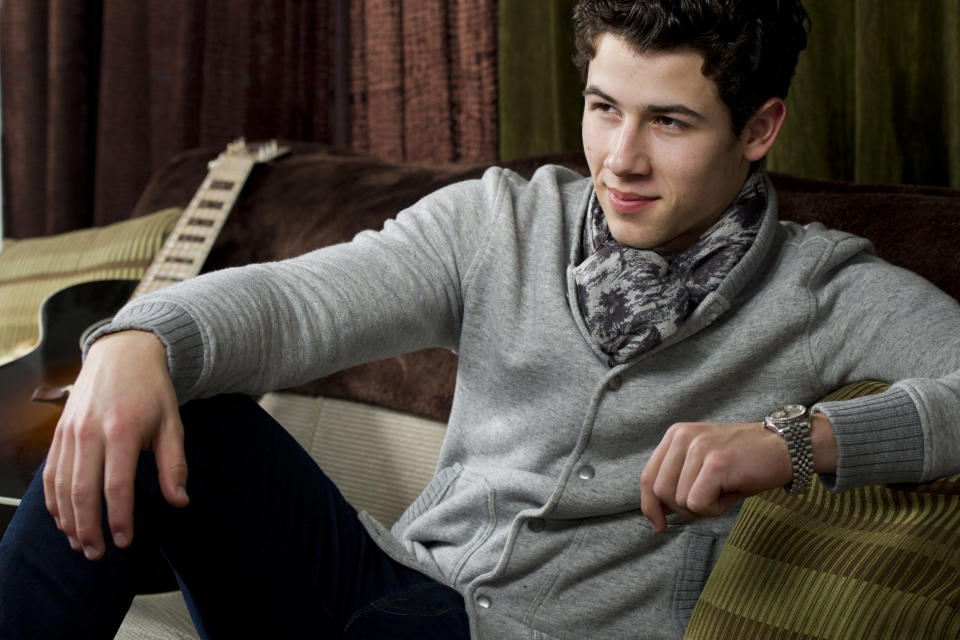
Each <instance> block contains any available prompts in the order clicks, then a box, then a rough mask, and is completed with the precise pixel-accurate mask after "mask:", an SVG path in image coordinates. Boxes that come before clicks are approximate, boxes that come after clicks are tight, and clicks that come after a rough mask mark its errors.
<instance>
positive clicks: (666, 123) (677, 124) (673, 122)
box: [653, 116, 690, 131]
mask: <svg viewBox="0 0 960 640" xmlns="http://www.w3.org/2000/svg"><path fill="white" fill-rule="evenodd" d="M653 122H654V124H656V125H657V126H660V127H663V128H665V129H673V130H675V131H683V130H685V129H689V128H690V125H689V124H687V123H686V122H684V121H683V120H677V119H676V118H671V117H669V116H655V117H654V119H653Z"/></svg>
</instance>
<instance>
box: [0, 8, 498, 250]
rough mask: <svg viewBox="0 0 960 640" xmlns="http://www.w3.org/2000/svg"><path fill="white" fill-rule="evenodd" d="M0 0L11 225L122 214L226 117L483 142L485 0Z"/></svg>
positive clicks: (285, 132)
mask: <svg viewBox="0 0 960 640" xmlns="http://www.w3.org/2000/svg"><path fill="white" fill-rule="evenodd" d="M0 11H2V15H0V29H2V32H0V82H2V86H3V113H2V117H3V171H4V174H3V188H4V199H3V204H4V233H5V234H6V235H9V236H12V237H27V236H37V235H45V234H50V233H58V232H62V231H66V230H69V229H74V228H79V227H86V226H90V225H100V224H106V223H109V222H113V221H116V220H121V219H124V218H125V217H127V215H128V214H129V212H130V210H131V209H132V207H133V205H134V203H135V202H136V199H137V197H138V196H139V194H140V193H141V191H142V190H143V188H144V186H145V185H146V183H147V181H148V179H149V177H150V175H151V173H152V172H153V171H154V170H156V169H157V168H158V167H160V166H161V165H162V164H163V163H165V162H166V161H167V160H168V159H169V158H170V157H171V156H173V155H175V154H176V153H178V152H179V151H182V150H185V149H189V148H194V147H199V146H225V145H226V143H227V142H229V141H230V140H232V139H234V138H236V137H238V136H240V135H245V136H246V137H247V138H248V139H262V138H271V137H279V138H283V139H289V140H303V141H310V142H322V143H328V144H333V145H337V146H353V147H354V148H355V149H358V150H360V151H364V152H367V153H370V154H372V155H377V156H380V157H384V158H387V159H396V160H402V159H411V160H429V161H434V162H445V161H484V162H485V161H492V160H494V159H495V157H496V0H445V1H441V0H402V1H401V0H379V1H378V0H354V1H352V2H351V1H350V0H137V1H131V0H85V1H83V2H76V1H75V0H4V1H3V3H2V9H0ZM351 65H354V66H355V68H353V69H351Z"/></svg>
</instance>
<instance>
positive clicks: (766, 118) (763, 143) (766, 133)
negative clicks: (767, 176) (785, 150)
mask: <svg viewBox="0 0 960 640" xmlns="http://www.w3.org/2000/svg"><path fill="white" fill-rule="evenodd" d="M786 117H787V105H785V104H784V103H783V100H782V99H780V98H770V99H769V100H767V101H766V102H764V103H763V105H762V106H761V107H760V108H759V109H757V112H756V113H754V114H753V116H751V117H750V120H748V121H747V124H746V126H745V127H744V128H743V133H741V134H740V140H741V142H742V143H743V145H744V147H743V155H744V157H745V158H746V159H747V160H749V161H750V162H756V161H757V160H760V159H761V158H763V157H764V156H765V155H767V152H768V151H770V147H772V146H773V143H774V142H776V140H777V136H778V135H779V134H780V127H782V126H783V121H784V119H785V118H786Z"/></svg>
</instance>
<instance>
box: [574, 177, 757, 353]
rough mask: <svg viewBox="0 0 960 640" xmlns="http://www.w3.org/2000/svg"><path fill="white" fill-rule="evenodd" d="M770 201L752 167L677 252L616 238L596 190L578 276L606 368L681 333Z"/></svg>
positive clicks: (733, 260)
mask: <svg viewBox="0 0 960 640" xmlns="http://www.w3.org/2000/svg"><path fill="white" fill-rule="evenodd" d="M766 204H767V190H766V182H765V179H764V173H763V171H762V170H755V171H753V172H752V173H751V174H750V177H749V178H747V181H746V183H745V184H744V185H743V188H742V189H741V190H740V193H739V194H738V195H737V197H736V198H735V199H734V200H733V203H731V205H730V206H729V207H728V208H727V210H726V211H725V212H724V213H723V215H722V216H720V218H719V219H718V220H717V221H716V222H715V223H714V224H713V226H711V227H710V228H709V229H707V231H706V232H705V233H704V234H703V235H702V236H700V239H699V240H697V241H696V242H695V243H693V244H692V245H690V247H688V248H687V249H685V250H684V251H682V252H680V253H674V252H672V251H670V250H669V249H664V248H657V249H650V250H646V249H635V248H633V247H628V246H625V245H622V244H620V243H618V242H617V241H616V240H614V239H613V236H612V235H611V234H610V229H609V228H608V227H607V223H606V220H605V219H604V216H603V210H602V209H601V208H600V204H599V202H598V201H597V194H596V193H594V194H593V197H592V198H591V199H590V210H589V212H588V215H587V221H586V225H585V228H584V254H585V255H586V256H587V257H586V258H585V259H584V260H583V261H582V262H581V263H580V264H579V265H578V266H577V267H576V269H575V270H574V278H575V280H576V283H577V298H578V301H579V304H580V313H581V314H582V315H583V320H584V322H585V323H586V325H587V328H588V329H589V331H590V335H592V336H593V339H594V340H595V341H596V343H597V345H598V346H599V347H600V349H601V351H603V353H605V354H606V355H607V364H608V365H609V366H611V367H614V366H616V365H618V364H623V363H624V362H627V361H628V360H630V359H631V358H633V357H634V356H636V355H639V354H641V353H644V352H646V351H649V350H650V349H653V348H654V347H656V346H657V345H658V344H660V343H661V342H663V341H664V340H665V339H666V338H667V337H668V336H670V335H672V334H674V333H676V331H677V330H678V329H679V328H680V327H681V326H682V325H683V323H684V322H685V321H686V319H687V318H688V317H689V316H690V314H691V313H692V312H693V310H694V309H696V307H697V305H698V304H700V302H701V301H702V300H703V299H704V298H706V297H707V295H708V294H710V293H711V292H712V291H714V290H715V289H716V288H717V287H718V286H720V283H721V282H722V281H723V279H724V278H725V277H726V275H727V274H728V273H729V272H730V270H731V269H732V268H733V267H734V265H736V264H737V262H739V261H740V258H741V257H743V254H745V253H746V252H747V249H749V248H750V246H751V245H752V244H753V240H754V238H756V235H757V232H758V231H759V229H760V223H761V222H762V221H763V210H764V208H765V207H766Z"/></svg>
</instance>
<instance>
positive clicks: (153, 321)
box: [87, 169, 504, 402]
mask: <svg viewBox="0 0 960 640" xmlns="http://www.w3.org/2000/svg"><path fill="white" fill-rule="evenodd" d="M503 184H504V179H503V175H502V171H501V170H498V169H492V170H489V171H488V172H487V173H486V174H485V175H484V177H483V178H482V180H475V181H469V182H463V183H459V184H455V185H451V186H449V187H446V188H444V189H441V190H440V191H438V192H436V193H434V194H432V195H430V196H427V197H426V198H424V199H423V200H421V201H420V202H418V203H417V204H415V205H413V206H412V207H410V208H409V209H407V210H405V211H402V212H401V213H400V214H398V216H397V217H396V219H395V220H388V221H387V222H386V223H385V225H384V228H383V229H382V230H380V231H365V232H362V233H360V234H358V235H357V237H356V238H354V239H353V240H352V241H351V242H347V243H343V244H339V245H334V246H331V247H326V248H323V249H319V250H316V251H313V252H310V253H307V254H305V255H303V256H300V257H297V258H293V259H290V260H285V261H280V262H273V263H265V264H255V265H248V266H244V267H239V268H232V269H225V270H222V271H218V272H213V273H209V274H205V275H202V276H199V277H197V278H193V279H191V280H188V281H186V282H184V283H180V284H177V285H174V286H170V287H167V288H164V289H161V290H159V291H157V292H154V293H151V294H149V295H146V296H143V297H140V298H136V299H134V300H133V301H131V302H130V303H128V304H127V305H126V306H125V307H124V308H123V309H122V310H121V311H120V312H119V313H118V314H117V315H116V317H115V318H114V319H113V321H112V322H111V323H110V324H109V325H107V326H106V327H104V328H103V329H101V330H100V331H98V332H97V333H95V334H93V335H92V336H91V337H90V339H89V340H88V341H87V346H88V347H89V345H90V344H91V343H92V342H93V341H94V340H96V339H97V338H98V337H100V336H102V335H103V334H104V333H110V332H115V331H120V330H124V329H141V330H147V331H152V332H154V333H155V334H156V335H157V336H158V337H159V338H160V340H161V341H162V342H163V343H164V344H165V346H166V348H167V361H168V366H169V369H170V374H171V378H172V379H173V382H174V387H175V389H176V390H177V394H178V398H179V399H180V401H181V402H185V401H187V400H190V399H192V398H197V397H207V396H211V395H216V394H219V393H229V392H243V393H263V392H265V391H268V390H271V389H277V388H285V387H289V386H294V385H296V384H299V383H302V382H305V381H308V380H312V379H315V378H318V377H321V376H324V375H327V374H329V373H332V372H334V371H337V370H340V369H343V368H346V367H349V366H353V365H356V364H361V363H364V362H370V361H373V360H377V359H381V358H385V357H389V356H393V355H397V354H399V353H406V352H409V351H414V350H417V349H421V348H426V347H435V346H440V347H448V348H451V349H455V348H456V347H457V344H458V337H459V327H460V322H461V313H462V307H463V305H462V297H461V296H462V290H463V288H464V286H465V284H466V281H467V279H468V277H469V272H470V266H471V264H472V262H473V258H474V256H475V255H476V254H477V253H478V252H479V251H480V250H482V247H483V245H484V242H485V238H486V237H487V233H486V228H487V225H489V224H490V222H491V220H492V217H493V216H494V215H495V212H496V211H497V206H496V202H497V199H498V198H499V197H500V195H499V194H500V191H501V188H502V185H503Z"/></svg>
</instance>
